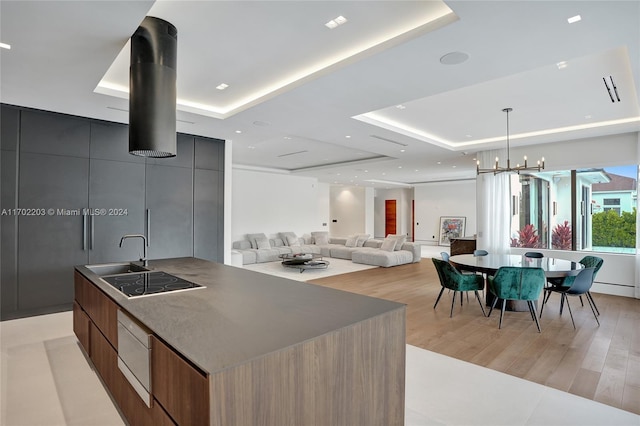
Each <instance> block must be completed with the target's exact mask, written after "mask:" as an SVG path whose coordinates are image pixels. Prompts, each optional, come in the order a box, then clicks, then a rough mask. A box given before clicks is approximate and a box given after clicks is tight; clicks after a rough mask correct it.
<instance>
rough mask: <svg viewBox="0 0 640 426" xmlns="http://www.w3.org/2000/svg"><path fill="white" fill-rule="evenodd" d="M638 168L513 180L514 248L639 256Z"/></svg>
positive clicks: (576, 172) (536, 175)
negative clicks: (637, 248)
mask: <svg viewBox="0 0 640 426" xmlns="http://www.w3.org/2000/svg"><path fill="white" fill-rule="evenodd" d="M637 179H638V166H637V165H632V166H624V167H605V168H592V169H577V170H566V171H554V172H540V173H532V174H527V175H525V174H520V175H518V174H514V175H512V176H511V194H512V209H513V211H512V217H511V218H512V219H511V246H512V247H529V248H547V249H555V250H585V251H606V252H618V253H635V243H636V210H637V203H638V193H637Z"/></svg>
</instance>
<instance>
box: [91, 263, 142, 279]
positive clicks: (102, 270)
mask: <svg viewBox="0 0 640 426" xmlns="http://www.w3.org/2000/svg"><path fill="white" fill-rule="evenodd" d="M85 266H86V267H87V269H89V270H90V271H91V272H94V273H96V274H97V275H98V276H100V277H105V276H107V275H119V274H132V273H139V272H147V271H149V269H148V268H145V267H144V266H140V265H136V264H135V263H105V264H101V265H85Z"/></svg>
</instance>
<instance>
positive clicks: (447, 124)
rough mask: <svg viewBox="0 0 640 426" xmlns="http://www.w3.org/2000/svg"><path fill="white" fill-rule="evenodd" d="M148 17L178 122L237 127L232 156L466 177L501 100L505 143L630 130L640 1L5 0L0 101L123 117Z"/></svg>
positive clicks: (360, 176)
mask: <svg viewBox="0 0 640 426" xmlns="http://www.w3.org/2000/svg"><path fill="white" fill-rule="evenodd" d="M577 14H580V15H581V17H582V20H581V21H580V22H577V23H574V24H569V23H567V18H569V17H571V16H574V15H577ZM145 15H150V16H156V17H160V18H163V19H166V20H167V21H169V22H171V23H172V24H173V25H175V26H176V27H177V29H178V82H177V84H178V98H179V101H178V103H179V105H178V131H180V132H184V133H192V134H199V135H203V136H210V137H216V138H222V139H230V140H233V163H234V165H235V166H247V167H256V168H267V169H274V170H279V171H282V172H283V173H293V174H299V175H305V176H315V177H317V178H318V179H320V180H321V181H324V182H332V183H333V182H338V183H344V184H359V185H367V186H376V187H386V186H387V185H385V184H380V183H376V184H374V183H372V182H368V180H369V179H373V180H380V181H392V182H404V183H418V182H427V181H432V180H441V179H456V178H465V177H473V176H474V170H475V161H473V158H474V154H475V153H476V152H478V151H483V150H486V149H492V148H496V147H503V146H504V140H505V139H504V137H505V115H504V113H503V112H501V110H502V109H503V108H505V107H512V108H513V112H512V113H511V114H510V135H511V144H512V146H518V145H529V144H538V143H554V142H558V141H562V140H567V139H574V138H581V137H588V136H593V135H606V134H614V133H620V132H628V131H638V130H639V123H640V121H639V120H640V108H639V106H638V104H639V95H638V91H637V89H636V87H637V84H638V81H639V80H638V79H639V77H640V76H639V73H640V57H639V54H640V1H620V2H617V1H590V0H588V1H566V2H560V1H511V2H509V1H446V2H440V1H421V2H420V1H408V2H404V1H290V2H280V1H229V2H225V1H158V2H153V1H41V2H40V1H7V0H2V1H1V2H0V19H1V20H0V42H3V43H9V44H11V46H12V48H11V50H5V49H0V67H1V68H0V71H1V74H0V78H1V80H0V83H1V84H0V100H1V101H2V102H3V103H8V104H14V105H21V106H28V107H33V108H40V109H46V110H52V111H59V112H63V113H68V114H75V115H81V116H88V117H94V118H100V119H104V120H110V121H117V122H123V123H126V122H127V121H128V113H127V112H126V110H127V109H128V102H127V100H126V96H127V95H126V86H127V81H128V44H127V40H128V38H129V37H130V35H131V34H132V33H133V32H134V31H135V29H136V28H137V26H138V25H139V24H140V22H141V21H142V19H143V18H144V16H145ZM339 15H342V16H344V17H346V18H347V20H348V21H347V22H346V23H345V24H344V25H342V26H339V27H338V28H336V29H334V30H329V29H327V28H326V27H325V26H324V23H325V22H327V21H328V20H330V19H334V18H335V17H337V16H339ZM449 52H463V53H465V54H467V55H468V56H469V59H468V60H467V61H465V62H463V63H461V64H458V65H444V64H442V63H440V58H441V57H442V56H443V55H445V54H447V53H449ZM563 61H564V62H565V63H566V67H564V68H562V69H560V68H559V67H558V64H559V63H561V62H563ZM610 76H611V77H612V78H613V80H614V82H615V84H616V87H617V91H618V94H619V96H620V99H621V101H620V102H614V103H612V102H611V100H610V99H609V95H608V94H607V91H606V88H605V86H604V83H603V81H602V78H603V77H605V78H606V79H607V81H608V82H609V85H611V84H610V80H609V78H610ZM101 81H102V82H103V83H102V84H101V85H100V86H106V87H98V86H99V83H100V82H101ZM220 83H226V84H228V85H229V87H228V88H227V89H226V90H224V91H219V90H216V89H215V87H216V86H217V85H218V84H220ZM614 96H615V95H614ZM398 105H402V106H403V108H402V109H401V108H398V107H397V106H398ZM237 131H240V132H241V133H237ZM549 161H552V159H549V158H547V162H549ZM356 176H357V177H356Z"/></svg>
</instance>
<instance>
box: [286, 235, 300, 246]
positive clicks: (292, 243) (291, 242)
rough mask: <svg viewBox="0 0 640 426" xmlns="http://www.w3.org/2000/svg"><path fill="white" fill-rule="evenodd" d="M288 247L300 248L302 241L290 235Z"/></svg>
mask: <svg viewBox="0 0 640 426" xmlns="http://www.w3.org/2000/svg"><path fill="white" fill-rule="evenodd" d="M287 245H288V246H289V247H300V240H299V239H298V237H296V236H295V235H294V236H291V235H289V236H287Z"/></svg>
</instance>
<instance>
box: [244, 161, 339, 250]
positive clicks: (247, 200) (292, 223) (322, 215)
mask: <svg viewBox="0 0 640 426" xmlns="http://www.w3.org/2000/svg"><path fill="white" fill-rule="evenodd" d="M232 180H233V188H232V192H233V194H232V210H231V211H232V217H231V240H232V241H237V240H242V239H244V238H245V235H246V234H248V233H258V232H264V233H265V234H266V235H267V237H272V236H275V234H278V233H280V232H289V231H292V232H295V233H296V234H297V235H298V236H302V235H303V234H309V233H310V232H312V231H322V230H328V226H324V227H323V226H322V224H323V223H326V224H327V225H328V222H329V208H328V206H329V203H328V202H326V200H328V199H329V185H327V184H319V183H318V182H317V180H316V179H315V178H309V177H300V176H292V175H288V174H277V173H269V172H262V171H256V170H248V169H242V168H238V167H234V168H233V173H232ZM325 202H326V204H324V205H322V204H323V203H325Z"/></svg>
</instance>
